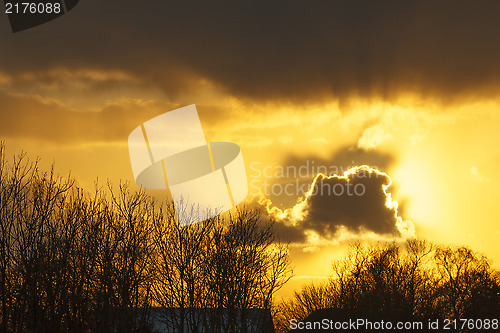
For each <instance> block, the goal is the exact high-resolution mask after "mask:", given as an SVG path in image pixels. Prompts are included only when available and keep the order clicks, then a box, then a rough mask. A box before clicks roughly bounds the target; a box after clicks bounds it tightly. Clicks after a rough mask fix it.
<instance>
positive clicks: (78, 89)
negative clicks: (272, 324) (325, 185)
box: [0, 0, 500, 288]
mask: <svg viewBox="0 0 500 333" xmlns="http://www.w3.org/2000/svg"><path fill="white" fill-rule="evenodd" d="M499 40H500V2H498V1H482V2H465V1H440V2H436V1H418V2H417V1H415V2H409V1H385V2H375V1H343V2H341V1H324V2H320V1H315V2H310V1H283V2H277V1H246V2H239V1H204V2H199V3H193V2H187V1H186V2H170V1H148V2H140V1H128V0H127V1H125V0H108V1H100V0H82V1H81V2H80V4H79V5H78V6H77V7H75V8H74V9H73V10H72V11H71V12H69V13H68V14H66V15H64V16H62V17H60V18H58V19H56V20H54V21H51V22H49V23H46V24H44V25H41V26H39V27H36V28H33V29H30V30H26V31H22V32H19V33H15V34H13V33H12V31H11V29H10V26H9V21H8V18H7V16H6V15H5V14H2V15H0V48H1V51H0V117H1V118H0V139H1V140H4V141H5V143H6V147H7V154H9V155H11V154H15V153H19V152H20V151H21V150H24V151H26V152H28V155H29V156H30V157H35V156H40V157H41V158H42V161H41V164H42V166H43V167H44V168H46V169H47V168H49V167H50V165H51V164H52V163H53V162H55V165H56V170H57V172H58V173H60V174H62V175H66V174H68V172H70V171H71V174H72V176H73V177H75V178H76V180H77V182H78V184H79V185H81V186H83V187H85V188H88V189H92V188H93V186H94V185H93V184H94V182H95V180H96V179H99V182H100V183H101V184H104V183H105V181H106V180H107V179H110V180H112V181H113V182H118V181H119V180H120V179H121V180H126V181H130V182H134V179H133V175H132V171H131V166H130V160H129V154H128V148H127V138H128V135H129V133H130V132H131V131H132V130H133V129H134V128H135V127H137V126H138V125H139V124H141V123H143V122H144V121H146V120H149V119H151V118H152V117H154V116H157V115H160V114H162V113H164V112H167V111H170V110H173V109H176V108H178V107H181V106H185V105H190V104H196V106H197V109H198V112H199V115H200V119H201V123H202V125H203V129H204V132H205V136H206V138H207V140H208V141H229V142H234V143H236V144H238V145H239V146H240V147H241V149H242V152H243V158H244V160H245V165H246V171H247V176H248V182H249V191H250V194H249V195H248V196H247V204H249V205H255V204H259V203H258V202H260V204H262V205H269V206H268V208H269V210H270V214H273V215H275V217H276V218H278V220H279V226H278V229H279V230H281V232H282V235H283V237H284V240H285V241H289V242H290V248H291V258H292V263H293V265H294V266H295V270H294V271H295V278H294V280H293V281H292V283H291V286H297V285H299V284H300V283H303V282H304V281H310V278H311V277H322V276H326V275H328V274H329V272H330V261H331V260H332V259H334V258H335V257H337V256H338V255H340V254H342V253H344V252H343V251H345V248H346V244H347V243H348V242H349V241H352V240H353V239H354V240H355V239H361V240H364V239H375V240H384V239H385V240H390V239H394V238H401V237H404V236H405V235H403V234H401V233H400V231H399V229H397V228H396V227H395V225H396V223H397V222H398V221H399V222H400V223H405V225H411V226H413V227H414V228H415V234H416V236H417V237H420V238H425V239H429V240H432V241H435V242H438V243H442V244H465V245H468V246H470V247H471V248H473V249H474V250H476V251H479V252H482V253H484V254H485V255H487V256H488V257H489V258H490V259H492V261H493V265H494V266H496V267H500V242H499V239H500V205H499V204H498V203H497V202H496V200H497V199H498V198H499V196H498V191H499V190H498V189H499V186H500V174H499V170H500V149H499V148H498V145H499V142H500V94H499V92H500V60H499V59H500V43H499ZM360 165H369V166H371V167H373V168H376V169H377V170H379V172H378V173H377V177H367V178H365V179H364V180H359V179H358V180H359V181H361V182H363V184H365V185H366V186H367V189H368V191H367V193H366V194H367V195H366V196H363V198H362V199H361V198H358V199H359V200H355V199H352V198H351V199H349V198H345V197H344V198H343V197H338V196H329V197H327V198H325V197H323V198H316V199H314V198H313V199H311V200H309V201H307V204H308V206H307V209H308V210H307V217H304V216H300V217H297V216H298V215H300V213H301V212H302V213H303V211H300V209H299V208H301V206H300V204H301V202H303V201H301V199H299V197H301V196H304V195H305V191H307V189H308V186H309V185H310V184H311V182H312V181H313V179H314V177H315V176H316V171H318V167H327V168H329V171H333V169H335V168H336V170H337V171H338V173H337V172H335V173H337V174H338V176H342V174H343V172H344V171H347V170H348V169H350V168H352V167H355V166H360ZM301 167H302V169H300V168H301ZM294 168H295V169H294ZM320 169H321V168H320ZM291 170H303V171H304V172H303V173H301V174H298V175H294V174H291ZM322 170H323V169H321V171H322ZM370 170H371V169H370ZM370 172H372V173H376V172H375V171H370ZM370 175H372V174H370ZM345 177H346V178H349V177H352V175H351V176H349V175H346V176H345ZM351 180H352V179H351ZM391 180H392V184H391V186H390V187H388V188H387V191H386V192H387V195H388V194H390V195H391V198H390V199H391V200H392V206H390V207H389V206H387V204H386V201H385V200H386V197H387V196H386V194H385V193H384V192H383V185H388V184H389V182H390V181H391ZM320 181H321V182H342V181H343V180H342V179H341V178H335V177H334V178H330V179H325V178H321V177H320V178H318V179H317V182H320ZM275 184H281V185H279V186H274V187H273V185H275ZM286 184H292V185H293V186H290V187H288V188H289V189H290V190H291V191H292V192H293V193H292V194H287V193H272V189H273V188H274V189H275V192H277V191H276V190H277V189H280V188H281V189H283V186H284V185H286ZM280 186H281V187H280ZM304 186H305V187H304ZM301 189H305V190H304V191H302V192H301ZM370 189H371V190H370ZM396 202H397V203H398V206H397V208H396ZM297 204H298V206H297ZM273 207H274V208H273ZM294 207H296V209H295V210H292V209H293V208H294ZM302 208H303V207H302ZM278 209H279V210H278ZM396 209H397V211H396ZM398 219H399V220H398ZM290 288H291V287H290Z"/></svg>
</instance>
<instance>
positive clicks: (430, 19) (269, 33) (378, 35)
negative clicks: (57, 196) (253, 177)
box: [0, 0, 500, 102]
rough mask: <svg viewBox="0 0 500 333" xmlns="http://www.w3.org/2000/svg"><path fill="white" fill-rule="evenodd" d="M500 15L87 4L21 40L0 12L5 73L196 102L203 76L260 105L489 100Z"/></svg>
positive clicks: (473, 9)
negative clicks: (67, 76) (105, 84)
mask: <svg viewBox="0 0 500 333" xmlns="http://www.w3.org/2000/svg"><path fill="white" fill-rule="evenodd" d="M499 11H500V2H498V1H481V2H471V1H451V0H447V1H439V2H436V1H396V0H394V1H384V2H377V1H369V0H366V1H356V0H355V1H333V0H328V1H314V2H310V1H295V0H292V1H285V2H280V1H245V2H243V1H216V2H214V1H204V2H191V1H189V2H183V1H155V2H148V3H147V4H145V3H140V2H137V1H131V0H109V1H100V0H87V1H85V2H82V3H81V4H80V5H79V6H78V7H76V8H75V9H74V10H73V11H72V12H70V13H69V14H68V15H64V16H63V17H61V18H59V19H57V20H54V21H52V22H49V23H47V24H44V25H42V26H40V27H37V28H35V29H31V30H28V31H24V32H21V33H18V34H12V33H11V32H10V28H9V26H8V22H7V17H6V16H5V15H2V18H1V20H2V21H0V28H1V33H0V43H1V45H2V50H3V52H2V53H1V54H0V64H1V65H0V68H1V70H2V71H4V72H9V73H19V72H23V71H40V70H44V69H46V68H54V67H64V68H69V69H74V68H96V69H119V70H124V71H127V72H129V73H131V74H133V75H134V76H136V77H139V78H141V80H143V81H144V82H145V83H148V84H153V85H155V86H158V87H160V88H161V89H163V91H164V92H165V93H166V94H167V96H169V98H172V99H174V100H175V99H178V98H181V96H184V95H185V94H186V92H190V93H192V94H193V95H196V94H195V92H196V89H197V87H198V84H199V79H200V78H204V79H207V80H209V81H211V82H213V84H215V85H216V86H218V87H219V88H220V89H222V90H226V91H227V92H229V93H231V94H234V95H236V96H238V97H241V98H251V99H256V100H273V99H285V100H293V101H311V100H314V101H320V100H321V99H323V98H330V97H334V98H340V99H343V98H346V97H349V96H361V97H367V98H370V97H377V98H383V99H391V98H393V97H395V96H397V95H398V94H399V93H400V92H402V91H404V92H413V93H417V94H421V95H422V96H425V97H426V98H440V99H442V100H444V101H452V100H454V99H456V98H457V96H458V95H459V94H473V95H477V94H484V95H486V96H490V97H491V96H495V95H494V93H495V92H496V89H495V88H497V87H498V85H499V84H500V82H499V78H500V66H498V65H497V64H498V59H499V58H500V44H499V43H497V41H498V38H499V35H500V20H498V15H497V13H498V12H499ZM193 102H196V101H193Z"/></svg>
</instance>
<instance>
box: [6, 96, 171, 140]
mask: <svg viewBox="0 0 500 333" xmlns="http://www.w3.org/2000/svg"><path fill="white" fill-rule="evenodd" d="M0 106H1V113H2V121H0V135H1V137H2V138H30V139H36V140H46V141H52V142H57V143H74V142H86V143H93V142H105V141H123V140H124V139H125V138H127V137H128V135H129V133H130V132H131V131H132V130H133V129H134V128H135V127H136V126H137V124H140V123H141V122H144V121H146V120H148V119H150V118H152V117H154V116H156V115H158V114H161V113H163V112H164V110H165V109H167V110H171V109H174V108H175V107H177V106H173V105H168V104H164V103H149V104H146V105H143V104H140V103H137V102H134V101H128V102H127V101H125V102H123V103H121V104H115V105H107V106H105V107H104V108H103V109H101V110H99V111H96V112H77V111H73V110H70V109H68V108H67V107H65V106H63V105H60V104H58V103H57V102H55V101H52V100H45V99H43V98H41V97H40V96H25V95H11V94H6V93H2V92H0Z"/></svg>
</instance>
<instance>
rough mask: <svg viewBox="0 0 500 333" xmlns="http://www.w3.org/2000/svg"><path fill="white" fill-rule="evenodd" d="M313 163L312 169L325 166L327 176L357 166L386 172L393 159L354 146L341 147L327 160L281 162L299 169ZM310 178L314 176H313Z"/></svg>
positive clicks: (380, 153)
mask: <svg viewBox="0 0 500 333" xmlns="http://www.w3.org/2000/svg"><path fill="white" fill-rule="evenodd" d="M313 161H314V167H316V168H318V167H319V166H326V167H327V169H328V170H329V172H328V174H331V173H332V172H334V171H337V170H338V172H337V174H339V175H340V174H342V173H343V172H344V171H347V170H349V169H350V168H352V167H354V166H358V165H368V166H370V167H372V168H376V169H378V170H382V171H384V170H387V169H388V168H389V166H391V165H392V164H393V163H394V162H395V157H394V156H393V155H391V154H388V153H384V152H381V151H377V150H367V149H363V148H358V147H356V146H351V145H347V146H343V147H341V148H339V149H337V150H336V151H334V152H333V153H332V155H331V158H329V159H323V158H318V157H315V156H308V157H305V158H304V157H297V156H289V157H288V158H287V160H285V161H284V162H283V164H284V165H290V166H295V167H296V168H299V167H300V166H303V165H307V164H309V165H311V168H310V169H311V170H313V169H312V163H313ZM312 176H316V174H313V175H312Z"/></svg>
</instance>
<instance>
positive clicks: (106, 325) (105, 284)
mask: <svg viewBox="0 0 500 333" xmlns="http://www.w3.org/2000/svg"><path fill="white" fill-rule="evenodd" d="M193 213H194V211H193ZM290 275H291V270H290V264H289V260H288V253H287V249H286V247H284V246H282V245H280V244H279V242H277V240H276V237H275V233H274V232H273V228H272V224H271V223H270V222H268V221H263V220H262V219H261V217H260V216H259V214H258V212H256V211H252V210H245V211H240V212H238V213H236V214H234V215H232V216H229V217H225V218H223V217H217V218H211V219H209V220H207V221H205V222H204V223H198V224H195V225H191V226H189V227H181V226H180V225H179V223H178V222H177V219H176V214H175V210H174V208H173V206H172V205H171V204H168V203H166V204H165V203H158V202H155V201H154V200H153V199H152V198H151V197H149V196H147V195H146V194H145V193H144V192H141V191H139V192H132V191H130V190H129V188H128V186H126V185H123V184H121V185H120V186H119V187H118V188H117V189H114V190H113V188H112V186H111V185H108V188H107V189H106V190H101V189H97V190H95V191H94V192H93V193H92V194H88V193H86V192H84V191H83V190H82V189H80V188H78V187H77V186H75V184H74V182H73V181H72V180H71V179H63V178H60V177H56V176H55V175H54V172H53V170H52V171H49V172H42V171H40V170H39V167H38V163H37V161H29V160H28V159H27V158H25V157H24V156H17V157H14V158H13V159H11V160H8V159H7V158H6V157H5V151H4V146H3V145H0V332H38V333H39V332H149V331H151V327H150V320H149V319H150V318H149V315H150V311H149V310H150V309H151V307H162V308H164V309H170V308H179V309H181V311H180V312H179V311H178V312H176V313H179V314H180V316H181V317H180V318H178V317H175V318H174V317H172V316H166V317H165V318H164V320H165V321H169V323H168V324H169V325H170V327H174V328H176V329H178V331H183V332H191V331H194V330H195V328H194V326H196V325H197V323H196V320H195V319H196V318H191V319H192V320H190V318H189V317H188V316H189V313H190V312H189V311H185V312H184V311H183V310H182V309H189V308H218V309H219V308H220V309H250V308H270V307H271V304H272V302H273V296H274V294H275V292H276V291H277V290H279V289H280V288H281V286H282V285H283V284H284V283H285V282H286V281H287V280H288V279H289V278H290ZM238 311H239V310H238ZM165 313H166V312H165ZM239 313H241V312H239ZM216 324H217V325H219V327H218V329H226V331H227V330H229V331H231V327H221V326H223V325H226V326H228V325H234V324H235V323H231V321H230V320H229V321H228V320H225V321H223V322H218V323H216ZM191 326H192V327H191ZM240 328H241V327H240ZM238 330H239V329H238ZM213 331H217V330H215V329H214V330H213ZM233 331H234V329H233Z"/></svg>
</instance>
